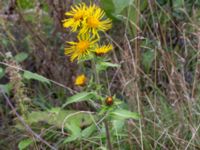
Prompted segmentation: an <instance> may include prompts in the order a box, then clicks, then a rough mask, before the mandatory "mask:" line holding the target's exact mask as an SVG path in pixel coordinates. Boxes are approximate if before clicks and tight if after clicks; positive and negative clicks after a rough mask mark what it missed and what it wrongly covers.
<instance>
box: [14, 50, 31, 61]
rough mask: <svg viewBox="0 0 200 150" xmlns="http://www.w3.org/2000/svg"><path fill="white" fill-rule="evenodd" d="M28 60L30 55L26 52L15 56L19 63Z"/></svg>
mask: <svg viewBox="0 0 200 150" xmlns="http://www.w3.org/2000/svg"><path fill="white" fill-rule="evenodd" d="M26 58H28V54H27V53H25V52H21V53H19V54H17V55H16V56H15V60H16V61H17V62H23V61H24V60H26Z"/></svg>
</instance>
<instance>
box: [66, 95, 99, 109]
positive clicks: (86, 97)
mask: <svg viewBox="0 0 200 150" xmlns="http://www.w3.org/2000/svg"><path fill="white" fill-rule="evenodd" d="M94 97H96V94H95V93H94V92H81V93H78V94H75V95H73V96H71V97H70V98H68V99H67V102H66V103H65V104H63V106H62V107H65V106H67V105H68V104H71V103H76V102H81V101H87V100H89V99H91V98H94Z"/></svg>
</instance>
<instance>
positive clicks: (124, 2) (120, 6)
mask: <svg viewBox="0 0 200 150" xmlns="http://www.w3.org/2000/svg"><path fill="white" fill-rule="evenodd" d="M100 2H101V6H102V8H103V9H104V11H105V12H106V14H107V15H108V16H109V17H112V18H118V17H117V16H118V15H119V14H121V12H122V11H123V10H124V9H125V8H126V7H127V6H129V5H130V4H131V3H132V2H133V0H109V1H108V0H101V1H100Z"/></svg>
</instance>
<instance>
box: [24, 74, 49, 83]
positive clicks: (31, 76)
mask: <svg viewBox="0 0 200 150" xmlns="http://www.w3.org/2000/svg"><path fill="white" fill-rule="evenodd" d="M23 77H24V78H25V79H28V80H30V79H33V80H37V81H41V82H44V83H48V84H50V81H49V80H48V79H47V78H45V77H43V76H41V75H39V74H37V73H32V72H30V71H24V74H23Z"/></svg>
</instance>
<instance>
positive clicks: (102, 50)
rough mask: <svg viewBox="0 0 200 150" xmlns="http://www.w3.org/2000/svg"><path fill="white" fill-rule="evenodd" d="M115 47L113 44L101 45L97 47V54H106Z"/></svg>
mask: <svg viewBox="0 0 200 150" xmlns="http://www.w3.org/2000/svg"><path fill="white" fill-rule="evenodd" d="M112 49H113V46H112V45H111V44H108V45H103V46H101V47H97V48H96V49H95V53H96V54H97V55H104V54H106V53H108V52H109V51H110V50H112Z"/></svg>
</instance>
